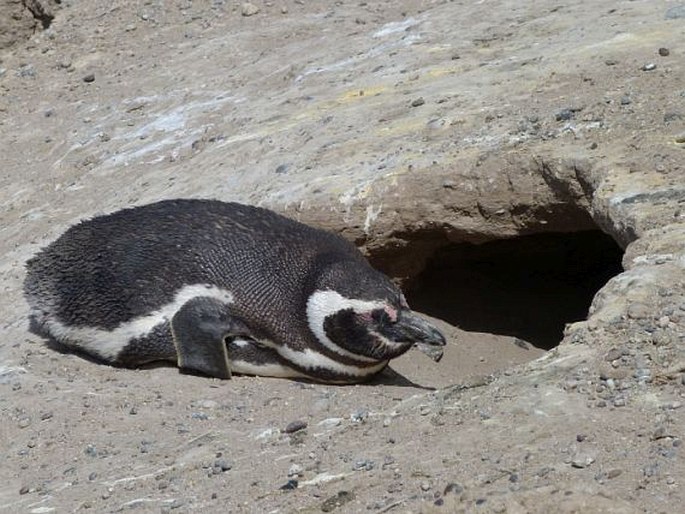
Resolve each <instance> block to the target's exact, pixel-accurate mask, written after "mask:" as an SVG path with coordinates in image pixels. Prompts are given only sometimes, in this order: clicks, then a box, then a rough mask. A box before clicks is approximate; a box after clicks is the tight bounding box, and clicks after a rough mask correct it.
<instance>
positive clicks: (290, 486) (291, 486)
mask: <svg viewBox="0 0 685 514" xmlns="http://www.w3.org/2000/svg"><path fill="white" fill-rule="evenodd" d="M298 485H299V482H298V481H297V480H295V479H294V478H293V479H290V480H288V481H287V482H286V483H285V484H283V485H282V486H281V487H279V489H280V490H281V491H293V490H295V489H297V486H298Z"/></svg>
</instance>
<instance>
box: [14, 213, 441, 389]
mask: <svg viewBox="0 0 685 514" xmlns="http://www.w3.org/2000/svg"><path fill="white" fill-rule="evenodd" d="M26 268H27V273H26V278H25V281H24V294H25V297H26V299H27V302H28V304H29V307H30V313H29V321H30V329H31V331H32V332H34V333H35V334H38V335H40V336H43V337H46V338H49V339H51V340H54V341H57V342H58V343H59V344H60V345H62V346H65V347H66V348H67V349H70V350H74V351H77V352H80V353H85V354H86V355H88V356H90V357H93V358H95V359H96V360H98V361H102V362H104V363H108V364H111V365H115V366H124V367H139V366H141V365H144V364H147V363H151V362H155V361H171V362H174V363H176V364H177V366H178V367H179V368H180V369H181V371H183V372H188V373H195V374H202V375H208V376H210V377H216V378H220V379H228V378H231V376H232V374H233V373H237V374H247V375H261V376H273V377H288V378H302V379H309V380H313V381H318V382H329V383H357V382H362V381H365V380H367V379H369V378H370V377H372V376H373V375H374V374H376V373H378V372H379V371H381V370H382V369H383V368H385V367H386V365H387V364H388V362H389V361H390V360H391V359H393V358H395V357H398V356H400V355H402V354H403V353H405V352H406V351H407V350H409V348H411V347H412V346H413V345H414V344H417V345H418V346H419V347H423V348H424V349H426V348H431V349H433V350H435V349H437V348H438V347H441V346H444V345H445V338H444V336H443V335H442V334H441V333H440V331H439V330H438V329H437V328H436V327H434V326H433V325H432V324H430V323H429V322H427V321H426V320H424V319H423V318H421V317H419V316H418V315H417V314H416V313H414V312H413V311H412V310H411V309H410V308H409V306H408V305H407V302H406V300H405V298H404V296H403V294H402V292H401V291H400V290H399V289H398V288H397V287H396V286H395V285H394V284H393V283H392V281H391V280H390V279H389V278H388V277H387V276H386V275H384V274H383V273H381V272H379V271H377V270H375V269H374V268H373V267H371V265H370V264H369V263H368V261H367V260H366V258H365V257H364V256H363V255H362V254H361V252H360V251H359V250H358V249H357V248H356V247H355V246H354V245H353V244H352V243H350V242H348V241H347V240H345V239H344V238H342V237H341V236H339V235H337V234H334V233H332V232H328V231H325V230H321V229H318V228H314V227H310V226H308V225H305V224H302V223H300V222H297V221H295V220H292V219H290V218H287V217H284V216H282V215H279V214H276V213H275V212H273V211H270V210H267V209H264V208H260V207H255V206H249V205H243V204H239V203H226V202H221V201H218V200H202V199H175V200H164V201H160V202H157V203H152V204H148V205H143V206H138V207H132V208H127V209H124V210H120V211H117V212H114V213H112V214H108V215H103V216H99V217H94V218H91V219H89V220H86V221H82V222H80V223H78V224H76V225H74V226H72V227H71V228H69V229H68V230H67V231H66V232H65V233H64V234H62V235H61V236H60V237H59V238H58V239H57V240H55V241H54V242H53V243H51V244H49V245H48V246H47V247H45V248H44V249H42V250H40V251H39V252H38V253H37V254H36V255H35V256H34V257H32V258H31V259H30V260H29V261H28V262H27V263H26ZM440 350H441V349H440ZM427 353H429V352H427ZM438 353H441V352H440V351H438ZM435 360H438V359H435Z"/></svg>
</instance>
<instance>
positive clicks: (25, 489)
mask: <svg viewBox="0 0 685 514" xmlns="http://www.w3.org/2000/svg"><path fill="white" fill-rule="evenodd" d="M29 491H30V489H29V486H27V485H25V486H23V487H22V488H21V489H19V494H22V495H23V494H26V493H28V492H29Z"/></svg>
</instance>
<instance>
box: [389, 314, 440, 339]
mask: <svg viewBox="0 0 685 514" xmlns="http://www.w3.org/2000/svg"><path fill="white" fill-rule="evenodd" d="M386 334H387V335H388V336H390V338H391V339H392V340H393V341H396V342H398V343H399V342H402V343H419V344H422V345H428V346H445V336H443V335H442V333H441V332H440V331H439V330H438V329H437V328H435V327H434V326H433V325H431V324H430V323H428V322H427V321H426V320H425V319H423V318H422V317H420V316H419V315H417V314H416V313H415V312H414V311H410V310H402V311H400V312H399V313H398V316H397V321H396V322H395V323H393V324H392V325H391V326H390V327H388V329H387V331H386Z"/></svg>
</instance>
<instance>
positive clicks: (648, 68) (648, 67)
mask: <svg viewBox="0 0 685 514" xmlns="http://www.w3.org/2000/svg"><path fill="white" fill-rule="evenodd" d="M654 70H656V64H654V63H653V62H648V63H647V64H645V65H644V66H642V71H654Z"/></svg>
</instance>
